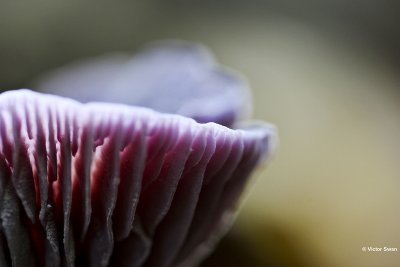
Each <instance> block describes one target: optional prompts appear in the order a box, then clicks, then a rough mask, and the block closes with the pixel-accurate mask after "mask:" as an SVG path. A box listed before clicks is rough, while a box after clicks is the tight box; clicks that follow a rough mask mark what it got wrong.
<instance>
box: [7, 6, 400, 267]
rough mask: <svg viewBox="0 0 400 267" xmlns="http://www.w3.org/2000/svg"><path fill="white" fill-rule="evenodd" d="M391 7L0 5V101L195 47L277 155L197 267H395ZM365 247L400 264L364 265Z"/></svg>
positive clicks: (396, 122)
mask: <svg viewBox="0 0 400 267" xmlns="http://www.w3.org/2000/svg"><path fill="white" fill-rule="evenodd" d="M399 7H400V6H399V4H397V2H396V1H379V0H370V1H351V2H349V1H344V0H338V1H334V0H325V1H323V0H303V1H295V0H264V1H262V0H258V1H257V0H249V1H243V0H242V1H227V0H225V1H218V2H217V1H183V0H181V1H179V0H175V1H161V0H159V1H155V0H150V1H102V0H99V1H77V0H70V1H50V0H41V1H32V0H29V1H28V0H18V1H6V0H0V90H8V89H13V88H21V87H31V86H32V85H33V83H32V81H34V80H35V79H36V78H37V77H39V76H40V75H41V74H42V73H45V72H46V71H48V70H51V69H53V68H56V67H59V66H63V65H64V64H67V63H70V62H73V61H77V60H81V59H84V58H88V57H94V56H97V55H102V54H104V53H111V52H132V53H133V52H135V51H136V50H137V49H138V48H140V47H142V46H143V45H144V44H145V43H147V42H149V41H154V40H159V39H164V38H178V39H184V40H191V41H196V42H200V43H203V44H205V45H206V46H208V47H209V48H211V50H212V51H213V52H214V53H215V55H216V57H217V58H218V60H219V61H220V62H222V63H223V64H225V65H227V66H230V67H232V68H234V69H236V70H238V71H240V72H242V73H243V74H244V75H245V76H246V77H247V79H248V80H249V83H250V84H251V86H252V89H253V94H254V107H255V110H254V114H253V115H254V118H257V119H262V120H266V121H269V122H272V123H274V124H276V125H277V126H278V128H279V133H280V148H279V150H278V153H277V155H276V156H275V158H274V159H273V160H272V161H271V162H270V163H269V164H268V166H266V167H264V168H261V169H260V170H259V171H258V172H257V175H256V176H257V177H256V178H257V179H255V180H254V182H253V183H252V185H251V186H250V187H249V188H248V194H247V197H246V199H245V201H244V203H243V205H242V208H241V213H240V214H239V216H238V219H237V221H236V223H235V225H234V227H233V229H232V231H230V233H229V234H228V236H227V237H226V238H225V239H224V240H222V242H221V243H220V245H219V247H218V248H217V250H216V251H215V253H213V255H211V257H210V258H209V259H207V260H206V261H205V262H204V263H203V264H202V266H205V267H207V266H277V267H282V266H283V267H285V266H310V267H314V266H315V267H316V266H321V267H322V266H323V267H330V266H332V267H346V266H355V267H357V266H360V267H361V266H363V267H369V266H371V267H372V266H393V267H394V266H400V209H399V204H400V194H399V192H400V164H399V158H400V142H399V139H400V89H399V86H400V75H399V69H400V53H399V49H400V34H399V32H398V29H399V28H400V16H399V15H398V11H399V10H400V8H399ZM363 246H377V247H383V246H388V247H396V248H398V249H399V251H398V252H392V253H388V252H386V253H384V252H375V253H371V252H362V250H361V248H362V247H363Z"/></svg>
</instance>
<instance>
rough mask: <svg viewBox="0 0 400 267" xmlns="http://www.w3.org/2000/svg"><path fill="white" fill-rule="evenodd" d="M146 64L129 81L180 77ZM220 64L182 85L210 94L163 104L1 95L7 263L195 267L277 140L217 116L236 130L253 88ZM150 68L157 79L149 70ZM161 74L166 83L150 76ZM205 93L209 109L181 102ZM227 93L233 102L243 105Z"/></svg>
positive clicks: (0, 180)
mask: <svg viewBox="0 0 400 267" xmlns="http://www.w3.org/2000/svg"><path fill="white" fill-rule="evenodd" d="M154 51H156V54H157V53H159V52H160V50H157V49H156V50H152V52H150V53H148V54H146V56H143V55H142V56H139V59H140V58H141V57H144V58H148V57H149V56H150V58H151V56H153V57H155V58H156V59H154V58H153V60H154V62H160V61H159V57H158V56H154V55H155V54H154ZM157 51H158V52H157ZM170 51H171V50H169V52H168V53H166V54H165V53H164V54H163V56H162V57H165V56H166V55H167V56H168V57H169V56H170V55H171V53H170ZM196 51H197V50H196ZM161 54H162V53H161ZM189 54H190V55H193V53H189ZM176 55H177V56H179V53H177V54H176ZM189 58H192V56H189ZM140 60H143V65H140V64H139V65H140V66H141V67H137V68H136V67H135V68H136V70H135V71H136V72H134V73H136V74H134V75H133V76H135V75H136V76H135V77H142V78H140V79H139V81H136V82H133V81H128V80H129V79H130V78H128V76H129V75H126V74H127V73H126V72H125V76H120V79H121V80H122V81H124V79H126V80H125V81H124V82H123V83H122V84H124V86H128V85H130V84H132V83H133V84H136V86H139V85H142V87H143V88H150V87H153V86H155V85H156V83H159V82H162V79H163V78H162V77H164V78H165V77H173V78H174V79H172V80H171V81H172V82H171V83H170V84H169V85H171V84H172V85H173V84H176V82H177V81H178V80H177V77H178V76H179V75H178V76H176V75H175V74H174V75H175V76H174V75H172V74H171V73H169V74H171V75H172V76H171V75H167V76H163V75H162V73H164V72H165V71H167V70H168V69H169V68H165V67H162V68H160V69H157V68H152V67H148V66H147V65H146V64H145V63H144V61H145V60H144V59H140ZM140 60H139V61H138V62H141V61H140ZM135 62H137V59H135ZM148 62H149V64H150V66H153V65H154V64H155V63H154V62H153V63H151V62H152V61H151V60H149V61H148ZM196 62H198V60H197V59H196ZM132 64H133V65H135V64H136V63H132ZM207 64H208V63H207ZM155 65H157V64H155ZM189 65H190V66H192V65H193V67H194V68H196V63H190V64H189ZM189 65H187V64H186V63H185V64H183V65H182V66H184V67H178V68H177V69H176V70H175V71H177V73H179V70H182V69H185V68H186V67H187V66H189ZM210 66H211V65H207V67H204V66H203V67H199V68H198V69H197V70H196V71H195V72H196V73H197V72H200V73H202V74H201V75H203V76H201V75H200V76H198V75H197V74H192V76H190V75H189V76H186V79H187V81H188V82H187V83H186V84H185V82H183V84H184V87H190V85H193V84H195V86H194V87H193V88H194V89H193V91H197V90H199V88H205V87H208V88H209V89H210V90H209V91H208V92H207V89H204V90H206V91H205V92H202V93H199V94H197V95H196V94H194V93H189V94H187V95H185V96H184V97H183V98H182V99H181V100H179V99H178V100H177V101H176V104H175V105H166V104H162V103H161V102H157V101H155V100H151V101H150V102H147V106H149V107H151V108H153V109H156V110H159V111H155V110H153V109H150V108H144V107H137V106H131V105H124V104H115V103H114V104H113V103H100V102H91V103H86V104H82V103H80V102H77V101H76V100H72V99H70V98H65V97H61V96H54V95H49V94H42V93H36V92H33V91H30V90H26V89H22V90H15V91H8V92H5V93H2V94H0V199H1V201H0V266H16V267H19V266H145V267H151V266H156V267H159V266H166V267H167V266H194V265H196V264H197V263H198V262H199V261H200V260H201V259H202V258H203V257H204V256H205V255H207V253H209V251H210V250H211V249H212V247H213V246H214V244H215V243H216V242H217V241H218V240H219V238H220V237H221V235H223V234H224V233H225V232H226V230H227V229H228V227H229V224H230V222H231V221H232V214H233V213H234V211H235V204H236V202H237V200H238V198H239V196H240V194H241V192H242V190H243V188H244V185H245V183H246V181H247V179H248V177H249V175H250V173H251V172H252V170H253V169H254V168H255V167H256V166H257V165H258V164H259V163H260V162H261V161H263V160H265V159H266V158H267V157H268V156H269V155H270V154H271V152H272V151H273V149H274V147H275V137H276V132H275V128H274V127H273V126H271V125H269V124H265V123H258V124H254V125H251V126H247V127H242V128H236V129H231V128H228V127H226V126H223V125H220V124H218V123H214V122H208V121H217V122H220V123H221V124H226V125H228V126H232V125H233V124H234V122H235V121H236V119H237V118H238V116H239V115H240V114H239V113H240V111H238V109H240V108H242V107H243V106H242V105H243V103H242V102H243V100H244V98H241V99H239V100H237V98H238V94H242V92H244V91H241V90H242V89H240V88H241V87H240V86H239V87H234V86H232V84H234V83H231V81H232V79H233V77H234V76H230V75H226V74H225V73H224V72H222V71H220V69H218V68H214V69H213V68H211V71H210ZM197 67H198V66H197ZM144 69H147V71H148V72H149V73H148V74H147V76H146V75H144V76H142V75H139V74H141V73H143V70H144ZM90 71H91V70H89V72H90ZM85 73H86V74H87V73H88V72H85ZM154 73H158V74H157V75H159V78H160V80H158V81H152V80H151V79H149V75H150V74H151V75H152V74H154ZM74 75H75V74H74ZM74 75H73V76H74ZM151 75H150V76H151ZM157 75H156V76H157ZM84 76H85V75H83V76H82V77H83V78H82V79H78V82H77V83H78V84H77V85H76V87H77V88H80V85H79V82H80V81H84V80H85V77H84ZM106 76H107V75H106ZM183 77H185V76H183ZM188 77H189V78H188ZM196 77H197V78H196ZM210 77H211V78H212V79H211V78H210ZM231 77H232V78H231ZM103 78H104V77H103ZM131 78H132V77H131ZM204 78H207V79H208V78H210V79H211V80H208V81H209V83H207V82H206V81H203V79H204ZM193 79H194V80H196V81H197V83H194V80H193ZM106 80H107V81H110V77H107V79H105V80H104V82H105V84H107V82H106ZM167 80H168V79H167ZM215 81H219V82H216V83H214V82H215ZM221 81H222V82H221ZM227 81H229V82H228V83H226V82H227ZM89 84H90V82H89ZM216 84H217V85H220V86H221V88H222V89H221V90H220V91H218V90H217V89H215V88H216V87H215V86H216ZM227 84H229V86H222V85H227ZM62 85H63V83H58V86H57V88H61V87H62ZM89 87H90V86H89ZM106 87H107V88H112V87H111V86H110V87H108V86H106ZM128 87H129V86H128ZM217 87H218V86H217ZM107 88H104V90H109V89H107ZM118 88H122V87H118ZM130 88H131V87H129V88H128V89H129V90H130ZM235 88H236V89H235ZM238 88H239V89H238ZM128 89H124V90H125V92H127V91H129V90H128ZM116 90H117V89H116ZM118 90H119V89H118ZM121 90H122V89H121ZM138 90H139V91H140V89H138ZM149 90H150V89H149ZM157 90H159V89H155V90H153V91H151V90H150V91H151V92H150V95H149V96H150V97H149V98H148V99H152V98H153V97H156V95H157V93H156V92H157ZM160 90H161V89H160ZM182 90H183V89H182V88H180V89H179V88H178V89H177V92H181V91H182ZM61 91H62V89H61ZM79 92H80V91H79V90H78V91H76V93H79ZM143 92H145V91H143ZM143 92H142V93H143ZM210 92H214V95H213V93H210ZM226 92H233V93H232V94H231V93H228V94H225V93H226ZM108 93H110V91H108ZM161 94H164V96H165V98H166V99H167V100H168V99H172V98H173V96H168V94H167V92H163V93H161ZM92 95H95V94H93V92H92ZM125 95H126V94H125ZM132 95H134V94H129V95H127V98H129V97H130V98H132ZM206 95H211V99H210V102H211V104H210V106H209V107H210V108H209V109H207V108H206V109H204V110H202V108H201V105H199V104H196V105H197V106H196V105H194V106H193V107H194V109H190V108H189V109H181V108H180V107H181V106H182V103H183V102H190V103H197V101H203V102H204V98H206ZM223 95H226V96H227V99H228V100H229V99H233V100H232V101H231V103H233V105H232V106H230V105H229V103H225V102H224V101H223ZM213 96H215V97H213ZM119 97H120V98H121V97H122V98H123V96H119ZM75 98H78V97H75ZM81 100H82V99H81ZM87 100H88V101H89V100H90V99H87ZM91 100H102V99H91ZM82 101H85V100H82ZM128 101H131V100H128ZM163 101H165V99H164V100H163ZM114 102H117V101H114ZM137 102H140V101H137ZM160 103H161V104H160ZM218 103H220V104H219V105H218ZM127 104H132V103H131V102H129V103H127ZM143 105H145V104H143ZM179 105H180V106H179ZM204 105H207V103H205V104H204ZM167 106H168V108H167ZM164 108H165V109H166V110H163V109H164ZM160 110H161V111H166V112H170V113H171V112H172V113H179V114H180V115H179V114H175V115H174V114H169V113H163V112H160ZM182 110H183V111H182ZM187 110H191V111H190V112H191V113H190V114H189V113H186V114H185V112H186V111H187ZM182 114H183V115H187V116H189V117H193V118H188V117H185V116H182ZM196 114H200V115H199V116H197V115H196ZM194 119H196V120H197V121H196V120H194ZM199 122H201V123H199ZM204 122H207V123H204ZM224 122H225V123H224Z"/></svg>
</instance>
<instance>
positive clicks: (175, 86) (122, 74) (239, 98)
mask: <svg viewBox="0 0 400 267" xmlns="http://www.w3.org/2000/svg"><path fill="white" fill-rule="evenodd" d="M37 89H39V91H41V92H45V93H51V94H57V95H61V96H65V97H70V98H73V99H76V100H79V101H81V102H92V101H102V102H113V103H122V104H128V105H137V106H143V107H148V108H151V109H154V110H157V111H160V112H165V113H174V114H180V115H183V116H186V117H190V118H193V119H195V120H196V121H198V122H216V123H218V124H222V125H225V126H232V125H233V123H234V122H236V121H237V120H241V119H245V118H247V117H248V116H249V115H250V113H251V96H250V93H249V90H248V86H247V83H246V81H245V80H244V78H243V77H241V76H240V75H239V74H238V73H237V72H234V71H233V70H228V69H227V68H226V67H223V66H221V65H220V64H218V63H217V62H216V61H215V59H214V57H213V55H212V54H211V53H210V52H209V51H208V49H206V48H205V47H203V46H201V45H199V44H195V43H190V42H184V41H177V40H174V41H173V40H170V41H160V42H156V43H153V44H151V45H147V46H146V47H145V48H143V49H142V50H141V51H140V52H139V53H137V54H136V55H135V56H134V57H132V56H130V55H124V54H113V55H106V56H101V57H97V58H94V59H89V60H85V61H82V62H77V63H73V64H71V65H67V66H65V67H62V68H60V69H58V70H55V71H52V72H50V73H49V74H47V75H44V76H43V77H42V78H41V79H39V81H38V86H37Z"/></svg>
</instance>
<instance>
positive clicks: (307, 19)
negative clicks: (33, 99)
mask: <svg viewBox="0 0 400 267" xmlns="http://www.w3.org/2000/svg"><path fill="white" fill-rule="evenodd" d="M399 7H400V5H399V3H398V1H378V0H369V1H351V2H348V1H344V0H336V1H335V0H304V1H293V0H282V1H278V0H264V1H262V0H258V1H257V0H251V1H229V0H224V1H218V2H216V1H182V0H175V1H156V0H151V1H114V2H112V3H111V2H109V1H96V2H94V1H86V2H81V1H68V2H65V1H63V2H54V1H26V0H25V1H1V3H0V33H1V35H0V59H1V60H0V89H2V90H5V89H10V88H19V87H27V86H28V85H29V82H30V81H31V80H32V79H33V78H35V77H36V76H37V75H39V74H40V73H42V72H43V71H45V70H48V69H51V68H54V67H56V66H61V65H63V64H65V63H67V62H70V61H72V60H77V59H81V58H83V57H90V56H95V55H99V54H102V53H107V52H114V51H134V50H135V49H137V48H138V47H140V46H141V45H143V44H144V43H146V42H147V41H151V40H154V39H160V38H171V37H172V38H174V37H175V38H183V39H194V40H196V41H201V42H203V43H204V42H205V43H207V42H210V41H209V40H207V39H206V38H204V37H206V35H207V32H196V31H199V30H200V29H199V25H196V24H199V23H202V21H203V20H204V22H206V24H207V22H209V23H210V24H211V25H209V26H210V27H209V28H208V29H207V31H209V34H212V32H215V31H218V30H219V28H221V26H223V25H225V24H230V26H231V31H235V28H236V26H235V25H241V24H243V23H245V22H246V21H247V20H252V21H254V20H257V23H258V24H259V25H260V26H262V25H264V26H265V27H268V26H269V25H270V23H271V22H273V21H274V18H276V17H286V18H290V19H291V20H298V21H299V22H301V23H306V24H307V25H309V26H310V27H315V28H317V29H318V31H320V32H323V33H326V34H327V37H330V38H334V37H332V35H333V36H339V37H340V38H345V39H348V40H349V41H351V42H352V43H353V44H354V45H361V46H363V47H368V48H369V49H372V50H374V51H375V52H376V53H378V54H381V55H382V57H384V58H385V59H386V60H388V61H390V62H392V63H393V64H394V65H396V67H398V65H399V61H400V54H399V47H400V34H399V33H398V28H399V26H400V16H398V10H399ZM200 26H201V25H200ZM191 28H192V30H191ZM200 28H201V27H200ZM204 30H205V29H202V31H204ZM192 31H193V32H192ZM222 34H223V33H222ZM238 34H239V32H238ZM237 38H240V36H237ZM227 41H228V40H227ZM210 45H211V46H212V42H210Z"/></svg>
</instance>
